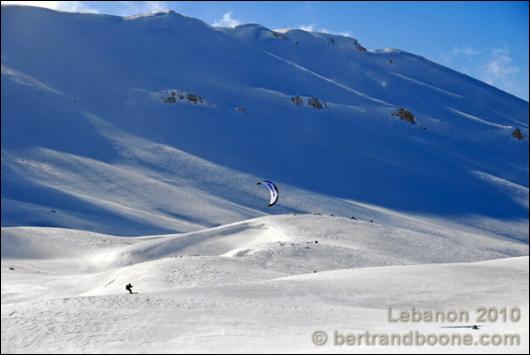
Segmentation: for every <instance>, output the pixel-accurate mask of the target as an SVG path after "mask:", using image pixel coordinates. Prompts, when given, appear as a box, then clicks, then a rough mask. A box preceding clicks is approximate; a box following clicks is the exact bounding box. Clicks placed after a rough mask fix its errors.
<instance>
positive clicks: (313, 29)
mask: <svg viewBox="0 0 530 355" xmlns="http://www.w3.org/2000/svg"><path fill="white" fill-rule="evenodd" d="M298 28H299V29H301V30H303V31H308V32H322V33H328V34H331V35H340V36H346V37H351V33H350V32H347V31H343V32H337V31H332V30H328V29H327V28H322V27H321V28H317V27H316V25H315V24H314V23H312V24H310V25H300V27H298Z"/></svg>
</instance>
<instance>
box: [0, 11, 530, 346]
mask: <svg viewBox="0 0 530 355" xmlns="http://www.w3.org/2000/svg"><path fill="white" fill-rule="evenodd" d="M1 12H2V21H1V26H2V28H1V30H2V32H1V33H2V34H1V35H2V41H1V46H2V91H1V95H2V105H1V110H2V112H1V115H2V119H1V135H2V136H1V138H2V163H1V169H2V171H1V173H2V183H1V185H2V206H1V213H2V248H1V250H2V349H3V351H4V350H5V351H6V352H36V351H38V352H42V351H45V352H46V351H47V352H80V351H81V352H123V351H139V352H186V351H194V352H201V351H206V352H216V351H217V352H218V351H230V352H233V351H236V352H245V351H257V349H262V350H261V351H282V352H289V351H298V352H302V351H304V352H317V351H322V350H324V351H333V352H336V351H339V352H351V351H352V348H351V347H350V348H348V347H343V348H333V347H331V346H328V347H316V346H315V345H314V344H312V343H311V332H313V331H316V330H319V329H321V330H326V331H328V330H329V331H331V330H333V329H335V330H339V331H340V330H344V331H361V330H363V331H364V330H365V329H368V328H369V329H371V330H374V331H381V332H389V331H392V332H405V331H409V330H410V327H409V326H410V324H409V325H407V324H399V325H397V326H392V325H389V324H388V322H386V321H385V319H386V318H385V317H386V312H387V308H388V306H390V305H393V306H396V307H409V308H410V307H412V306H416V307H423V308H427V309H433V310H436V309H438V310H441V309H443V310H459V309H461V310H464V309H466V310H474V309H475V308H476V306H477V305H478V306H498V307H507V306H510V307H511V306H513V307H520V309H521V310H522V314H523V320H525V322H523V321H522V322H520V323H517V324H513V325H512V327H511V328H509V329H508V328H506V327H503V325H502V324H499V323H496V324H491V325H489V326H490V328H489V329H490V331H491V332H515V333H517V334H520V335H521V336H522V342H521V344H520V346H515V347H510V348H509V349H510V351H512V352H523V353H527V352H528V335H527V334H528V256H527V255H528V227H529V223H528V207H529V194H528V158H529V156H528V154H529V152H528V148H529V147H528V134H529V130H528V123H529V119H528V102H525V101H523V100H521V99H518V98H516V97H514V96H512V95H510V94H508V93H506V92H503V91H500V90H498V89H496V88H494V87H492V86H489V85H487V84H485V83H482V82H480V81H477V80H475V79H473V78H470V77H468V76H466V75H463V74H460V73H458V72H455V71H453V70H450V69H448V68H445V67H443V66H440V65H438V64H436V63H433V62H431V61H429V60H427V59H425V58H422V57H419V56H417V55H414V54H411V53H407V52H403V51H400V50H394V49H392V50H390V49H386V50H367V49H365V48H364V47H363V45H362V39H359V40H360V41H357V40H356V39H353V38H349V37H344V36H338V35H331V34H324V33H315V32H307V31H302V30H289V31H282V32H279V31H273V30H270V29H267V28H265V27H263V26H260V25H254V24H247V25H241V26H238V27H236V28H215V27H211V26H209V25H208V24H206V23H204V22H202V21H200V20H197V19H194V18H189V17H185V16H182V15H179V14H177V13H175V12H165V13H156V14H152V15H146V16H135V17H129V18H124V17H116V16H108V15H94V14H77V13H62V12H56V11H51V10H47V9H42V8H34V7H21V6H2V10H1ZM263 179H268V180H272V181H274V182H275V183H276V184H277V185H278V187H279V190H280V199H279V202H278V203H277V204H276V205H275V206H274V207H272V208H267V203H268V192H267V190H266V189H265V188H264V187H263V186H258V185H256V182H257V181H260V180H263ZM155 234H167V235H162V236H155ZM120 236H121V237H120ZM129 236H135V238H128V237H129ZM501 258H502V259H503V260H493V259H501ZM128 282H133V284H135V287H136V289H137V290H139V291H140V294H138V295H136V296H137V297H129V296H130V295H125V294H123V295H122V293H123V292H124V290H123V286H124V285H125V284H126V283H128ZM382 290H383V291H382ZM367 327H368V328H367ZM422 327H423V328H421V330H422V331H425V332H434V333H436V332H440V331H448V330H447V329H441V328H440V324H430V325H425V324H423V325H422ZM28 329H31V336H29V335H28V334H29V333H28V332H29V330H28ZM455 329H456V330H452V332H458V331H460V330H458V329H457V328H455ZM524 334H526V335H524ZM330 336H331V333H330ZM271 339H274V341H271ZM124 346H126V347H127V348H124ZM131 349H133V350H131ZM360 349H362V350H364V351H406V352H409V351H411V348H406V347H405V348H401V349H400V350H396V349H390V348H386V349H385V348H369V347H366V348H360ZM374 349H375V350H374ZM455 349H458V351H471V352H473V351H477V350H490V349H491V348H486V347H483V348H480V347H479V348H475V347H471V348H467V349H466V348H455ZM424 350H425V349H424ZM435 350H436V349H435ZM438 350H440V351H443V350H445V348H443V347H441V348H438ZM418 351H422V350H421V348H419V350H418ZM455 351H456V350H455Z"/></svg>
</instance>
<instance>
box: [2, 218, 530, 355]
mask: <svg viewBox="0 0 530 355" xmlns="http://www.w3.org/2000/svg"><path fill="white" fill-rule="evenodd" d="M434 232H435V231H433V233H434ZM438 232H439V233H440V234H439V235H435V234H427V233H413V232H411V231H409V230H403V229H399V228H392V227H388V226H386V227H385V226H382V225H378V224H374V223H370V222H360V221H353V220H349V219H343V218H339V217H329V216H313V215H301V216H276V217H262V218H258V219H254V220H250V221H245V222H239V223H234V224H231V225H227V226H223V227H218V228H212V229H208V230H204V231H201V232H195V233H191V234H183V235H169V236H158V237H141V238H123V237H122V238H120V237H115V236H109V235H102V234H94V233H87V232H81V231H73V230H62V229H51V228H47V229H46V228H44V229H43V228H35V227H32V228H27V227H24V228H23V227H17V228H3V230H2V238H3V241H2V349H3V350H4V351H6V352H31V351H39V352H67V351H73V352H113V351H124V349H134V352H151V353H155V352H188V351H194V352H199V351H206V352H221V351H230V352H232V351H235V352H245V351H254V352H255V351H257V350H258V349H259V351H262V352H266V351H276V352H277V351H281V352H291V351H297V352H301V351H308V352H320V351H332V352H335V351H337V352H351V348H350V347H342V348H341V347H334V346H333V345H332V344H331V343H330V344H328V346H326V347H324V348H322V347H318V346H315V345H313V344H312V343H311V334H312V333H313V332H314V331H316V330H324V331H327V332H329V334H332V332H333V331H334V330H338V331H342V332H351V333H353V332H364V331H365V330H367V329H369V330H370V331H371V332H374V333H375V332H393V333H406V332H408V331H410V330H418V331H421V332H424V333H434V334H442V333H444V332H449V333H455V332H456V333H463V332H466V331H469V330H465V329H460V328H454V329H453V328H445V327H448V326H449V327H450V326H462V325H467V323H465V322H464V323H465V324H462V322H457V323H456V324H455V323H450V322H445V323H436V324H425V323H424V324H416V325H412V326H411V325H410V324H390V323H389V322H388V320H387V317H388V315H387V313H388V308H389V307H393V308H394V309H408V308H410V307H412V306H414V307H416V308H418V309H422V310H438V311H440V310H442V311H449V310H452V309H456V310H462V311H468V312H471V313H472V314H473V315H474V311H475V308H476V307H479V306H485V307H494V306H498V307H519V308H520V309H521V310H522V313H521V314H522V316H523V319H522V320H521V322H514V323H513V324H510V325H509V326H506V324H504V325H503V324H502V323H491V324H489V323H488V324H482V325H483V328H482V330H481V331H480V332H477V333H475V334H474V335H482V334H485V333H486V332H488V333H495V332H499V333H502V334H504V333H509V334H519V336H520V338H521V344H520V346H511V347H505V346H503V347H499V348H498V349H500V351H506V350H510V351H513V352H523V353H524V352H525V351H526V352H527V351H528V337H527V336H525V333H527V332H528V322H527V321H526V322H525V320H527V319H528V257H519V258H508V259H503V260H496V261H488V262H480V263H476V262H471V263H470V262H469V261H475V260H483V259H492V258H501V257H507V256H511V255H517V254H527V253H528V248H527V246H524V245H522V244H521V243H517V242H511V243H510V242H505V241H499V240H497V239H495V238H484V237H482V236H479V235H455V234H454V233H453V232H452V231H450V230H439V231H438ZM432 262H435V263H438V264H430V263H432ZM447 262H451V263H452V264H445V263H447ZM128 282H133V284H134V286H135V289H136V291H138V292H139V294H138V295H132V296H131V295H124V294H123V292H124V290H123V286H124V285H125V284H126V283H128ZM525 294H526V296H524V295H525ZM470 322H471V323H476V322H475V318H473V320H472V321H470ZM28 327H31V332H30V333H28V329H29V328H28ZM448 329H450V330H448ZM131 347H132V348H131ZM363 349H364V348H363ZM369 349H372V350H369ZM435 349H438V350H443V351H447V348H435ZM495 349H496V348H493V351H495ZM366 350H367V351H377V352H379V351H392V352H396V351H411V348H410V347H406V348H401V350H400V348H399V347H398V348H392V349H385V348H384V347H383V348H370V347H368V348H366ZM421 350H422V348H421V347H419V348H417V349H416V350H415V351H418V352H421ZM477 350H482V351H484V350H491V349H490V348H487V347H484V348H480V347H471V348H469V347H468V348H465V347H455V348H453V349H452V350H451V351H454V352H458V351H464V352H475V351H477ZM127 351H129V350H127Z"/></svg>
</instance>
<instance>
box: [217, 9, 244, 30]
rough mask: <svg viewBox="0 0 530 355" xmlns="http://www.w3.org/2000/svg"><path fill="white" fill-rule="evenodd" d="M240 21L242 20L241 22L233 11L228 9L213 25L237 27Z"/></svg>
mask: <svg viewBox="0 0 530 355" xmlns="http://www.w3.org/2000/svg"><path fill="white" fill-rule="evenodd" d="M240 23H241V22H239V21H238V20H236V19H235V18H233V17H232V11H228V12H227V13H225V14H224V15H223V17H221V18H220V19H218V20H217V21H215V22H214V23H213V26H215V27H236V26H237V25H239V24H240Z"/></svg>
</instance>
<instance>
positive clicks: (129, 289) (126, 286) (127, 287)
mask: <svg viewBox="0 0 530 355" xmlns="http://www.w3.org/2000/svg"><path fill="white" fill-rule="evenodd" d="M132 287H133V285H131V284H130V283H128V284H127V285H125V289H126V290H127V291H129V293H130V294H131V295H132V293H133V292H132Z"/></svg>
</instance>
